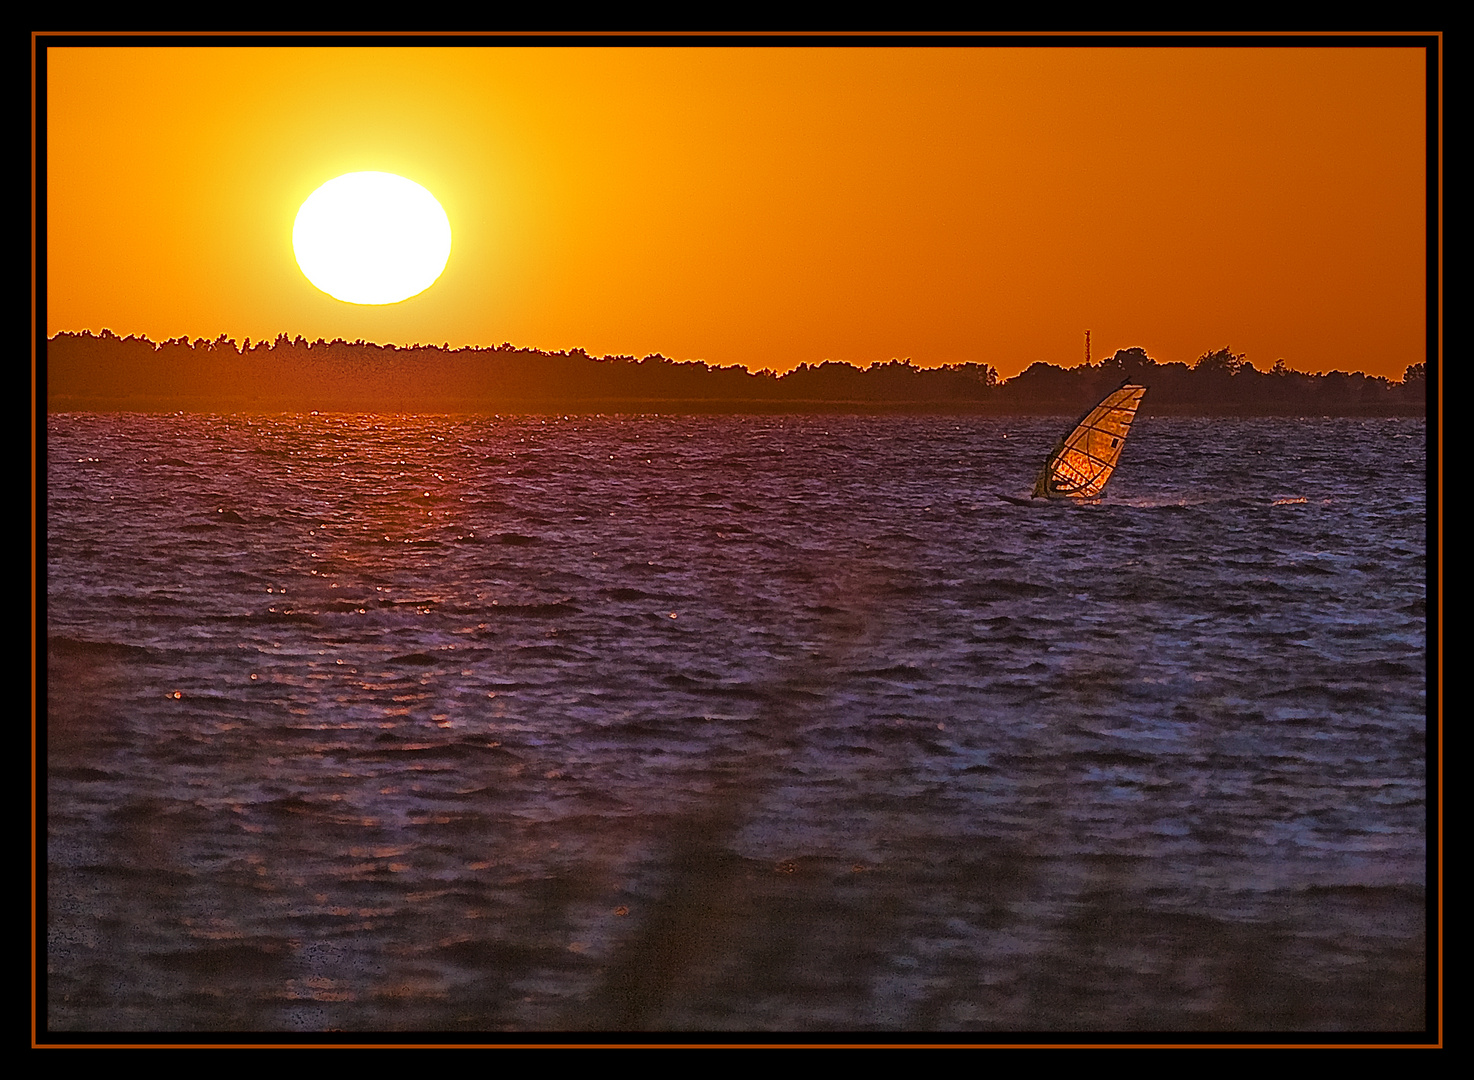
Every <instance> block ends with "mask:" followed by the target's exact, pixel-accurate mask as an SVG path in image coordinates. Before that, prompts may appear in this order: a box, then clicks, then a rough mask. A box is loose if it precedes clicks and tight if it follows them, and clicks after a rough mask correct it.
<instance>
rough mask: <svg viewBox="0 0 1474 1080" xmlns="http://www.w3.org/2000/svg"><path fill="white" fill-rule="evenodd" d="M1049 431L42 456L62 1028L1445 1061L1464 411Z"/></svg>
mask: <svg viewBox="0 0 1474 1080" xmlns="http://www.w3.org/2000/svg"><path fill="white" fill-rule="evenodd" d="M1149 404H1150V402H1149V401H1148V405H1149ZM1061 426H1062V420H1059V419H1053V420H1051V419H1029V418H1022V419H1021V418H1008V419H997V418H992V419H990V418H961V419H959V418H952V417H946V418H940V417H930V418H925V417H923V418H917V417H902V418H893V417H624V418H617V417H597V418H596V417H583V418H535V417H533V418H528V417H523V418H469V417H462V418H453V417H404V416H401V417H368V416H282V417H200V416H182V415H181V416H141V415H123V416H116V415H115V416H102V415H59V416H53V417H51V418H50V421H49V424H48V434H47V438H48V443H47V469H48V475H47V496H46V522H45V525H46V537H47V549H46V556H47V561H48V595H47V619H48V626H47V632H48V635H49V636H48V642H47V646H48V671H49V678H48V686H47V693H48V699H47V701H48V711H47V729H46V736H47V762H48V766H49V768H48V773H47V788H46V811H47V850H46V869H47V881H46V885H47V911H46V917H47V935H48V936H47V954H46V972H47V977H46V983H45V989H46V998H45V1005H46V1007H47V1010H48V1014H47V1015H48V1020H49V1023H50V1025H51V1027H52V1028H54V1029H57V1030H61V1029H73V1030H76V1029H82V1030H86V1029H93V1030H120V1029H142V1030H209V1029H231V1028H246V1029H266V1030H286V1031H293V1030H322V1029H346V1030H383V1029H397V1030H413V1029H422V1030H484V1031H505V1030H525V1031H536V1030H553V1029H580V1028H582V1029H589V1028H592V1029H631V1028H651V1029H688V1030H691V1029H695V1030H701V1029H710V1030H720V1029H728V1030H734V1029H735V1030H743V1029H752V1030H797V1031H804V1030H822V1029H842V1030H876V1029H889V1030H943V1031H947V1030H957V1031H966V1030H981V1031H989V1030H994V1031H998V1030H1016V1031H1040V1030H1042V1031H1061V1030H1088V1029H1109V1028H1138V1029H1174V1028H1175V1029H1209V1028H1238V1029H1248V1030H1257V1029H1275V1030H1282V1029H1290V1030H1326V1029H1329V1030H1336V1029H1343V1030H1344V1029H1367V1030H1375V1029H1414V1028H1421V1027H1422V1025H1423V1024H1424V1020H1425V1017H1424V1007H1423V994H1424V983H1423V980H1424V970H1425V968H1424V934H1423V920H1424V885H1425V880H1424V879H1425V818H1426V803H1425V784H1424V778H1425V760H1426V730H1427V715H1426V711H1427V710H1426V700H1425V681H1426V676H1425V671H1426V668H1425V649H1426V641H1425V608H1424V603H1425V487H1426V480H1425V445H1424V425H1423V422H1422V421H1421V420H1408V419H1394V420H1383V419H1376V420H1344V419H1313V420H1278V419H1277V420H1224V419H1213V420H1200V419H1186V418H1176V419H1172V418H1158V417H1153V416H1151V415H1144V416H1143V417H1142V418H1141V419H1139V420H1138V422H1137V425H1136V428H1135V430H1134V432H1133V435H1132V444H1131V445H1130V446H1129V447H1128V448H1127V451H1126V455H1125V458H1124V462H1123V465H1122V468H1121V470H1120V471H1119V472H1118V474H1117V477H1116V479H1115V480H1114V482H1113V484H1112V487H1111V489H1110V491H1109V492H1108V494H1107V497H1106V498H1105V499H1104V500H1103V501H1102V502H1100V503H1099V504H1095V505H1084V506H1039V507H1035V508H1021V507H1016V506H1012V505H1008V504H1006V503H1004V502H1002V501H999V500H997V499H995V498H994V497H993V495H992V494H991V492H993V491H994V490H1003V491H1009V492H1019V491H1022V490H1024V489H1026V488H1027V486H1028V484H1029V483H1030V482H1031V481H1032V474H1033V471H1034V469H1035V468H1036V467H1037V464H1038V462H1039V461H1040V460H1041V459H1042V457H1043V455H1044V453H1045V452H1046V451H1047V449H1048V448H1049V446H1050V445H1051V444H1052V442H1053V440H1054V438H1055V436H1056V435H1057V434H1058V433H1059V430H1060V428H1061Z"/></svg>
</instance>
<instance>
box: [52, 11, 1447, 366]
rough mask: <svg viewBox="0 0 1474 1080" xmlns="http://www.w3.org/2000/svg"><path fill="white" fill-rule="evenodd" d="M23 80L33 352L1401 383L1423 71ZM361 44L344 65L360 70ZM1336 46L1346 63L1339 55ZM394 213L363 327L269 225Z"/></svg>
mask: <svg viewBox="0 0 1474 1080" xmlns="http://www.w3.org/2000/svg"><path fill="white" fill-rule="evenodd" d="M224 40H225V41H226V42H227V44H224V45H222V46H219V47H205V48H196V47H181V48H168V47H165V48H134V47H127V46H117V47H102V48H82V47H58V48H52V49H49V50H48V51H47V68H46V80H47V81H46V114H45V124H46V160H45V166H46V174H45V177H46V221H45V225H46V234H45V236H46V303H47V308H46V328H47V333H48V335H52V334H56V333H59V332H62V331H81V330H92V331H94V332H96V331H100V330H102V329H103V328H107V329H110V330H112V331H113V332H114V333H117V334H119V335H123V336H126V335H128V334H139V335H146V336H148V337H150V338H152V339H154V340H155V341H160V340H164V339H166V338H173V337H178V336H181V335H183V336H187V337H190V338H198V337H204V338H210V339H213V338H215V337H217V336H218V335H220V334H225V335H227V336H229V337H232V338H235V339H236V340H237V341H241V340H243V339H245V338H247V337H249V338H252V339H255V340H259V339H262V338H267V339H270V338H274V337H275V336H276V335H277V334H280V333H286V334H287V335H288V336H290V337H296V336H298V335H301V336H303V337H305V338H307V339H309V340H313V339H316V338H318V337H323V338H326V339H329V340H331V339H333V338H339V337H341V338H345V339H347V340H356V339H359V338H362V339H365V340H368V341H377V342H385V343H387V342H393V343H395V344H400V345H407V344H413V343H424V344H449V345H451V346H453V347H455V346H463V345H480V346H485V345H496V344H500V343H502V342H512V343H513V344H515V345H519V346H527V347H531V348H539V349H547V350H560V349H572V348H583V349H586V350H587V351H588V352H590V353H593V354H596V355H598V354H616V355H620V354H628V355H634V356H644V355H646V354H649V353H654V352H659V353H662V354H664V355H666V356H669V357H673V358H675V359H678V360H704V361H706V362H707V363H710V364H715V365H722V366H725V365H729V364H742V365H745V366H747V367H748V368H750V369H752V370H758V369H762V368H771V369H773V370H776V371H779V372H783V371H787V370H790V369H791V368H793V367H796V366H797V365H798V364H801V363H810V364H818V363H822V362H824V361H825V360H841V361H847V362H849V363H852V364H856V365H859V366H865V365H868V364H870V363H875V362H885V361H888V360H890V359H893V358H898V359H908V358H909V359H910V360H912V362H913V363H915V364H918V365H920V366H925V367H931V366H936V365H940V364H953V363H968V362H973V363H985V364H990V365H992V366H993V367H995V368H996V369H997V370H998V372H999V373H1000V375H1002V376H1003V377H1005V378H1007V377H1011V376H1012V375H1014V374H1017V373H1018V372H1019V371H1022V370H1023V369H1025V368H1027V367H1028V366H1029V365H1030V364H1032V363H1035V362H1038V361H1044V362H1048V363H1053V364H1059V365H1061V366H1073V365H1075V364H1078V363H1080V362H1081V361H1083V359H1084V338H1085V331H1086V330H1089V331H1091V353H1092V357H1093V358H1094V359H1096V360H1099V359H1101V358H1102V357H1105V356H1109V355H1110V354H1111V353H1113V352H1114V351H1115V350H1117V349H1121V348H1130V347H1135V346H1140V347H1142V348H1145V349H1146V351H1147V352H1148V354H1150V355H1151V356H1152V357H1153V358H1155V359H1156V360H1158V361H1159V362H1163V363H1167V362H1172V361H1183V362H1188V363H1191V362H1192V361H1193V360H1195V359H1196V358H1197V357H1198V356H1200V355H1201V354H1203V353H1204V352H1208V351H1212V350H1216V349H1219V348H1222V347H1224V346H1228V347H1230V348H1232V350H1233V351H1234V352H1236V353H1244V354H1246V356H1247V358H1248V360H1249V361H1250V362H1251V363H1253V364H1254V365H1255V366H1256V367H1258V368H1259V369H1260V370H1265V369H1267V368H1269V367H1272V366H1273V365H1274V363H1275V361H1276V360H1277V359H1280V358H1283V359H1284V360H1285V361H1286V362H1287V363H1288V364H1289V365H1290V366H1291V367H1293V368H1296V369H1298V370H1302V371H1327V370H1332V369H1342V370H1353V371H1365V372H1367V373H1369V374H1373V375H1386V376H1389V377H1392V378H1400V377H1401V375H1402V372H1403V370H1404V368H1405V367H1406V366H1407V365H1408V364H1412V363H1417V362H1420V361H1423V360H1425V359H1426V345H1425V334H1426V314H1425V313H1426V304H1427V281H1426V267H1425V257H1426V256H1425V251H1426V229H1427V226H1426V216H1425V215H1426V213H1427V207H1426V192H1427V183H1426V147H1425V134H1426V124H1425V109H1426V106H1425V100H1424V97H1425V88H1426V81H1425V67H1424V65H1425V58H1424V53H1423V51H1422V50H1421V49H1420V48H1415V47H1411V46H1410V47H1408V48H1406V49H1404V48H1361V47H1341V48H1300V47H1291V48H1269V47H1260V46H1255V45H1246V46H1244V47H1230V48H1204V47H1197V48H1118V47H1107V46H1097V47H1086V48H1063V47H1061V48H1020V47H1012V46H1006V47H969V46H966V45H959V47H955V48H951V47H942V48H933V47H918V48H904V47H903V48H893V47H865V46H859V47H854V48H822V47H821V48H808V47H720V46H718V47H707V48H659V47H657V48H626V47H617V46H603V47H583V48H579V47H569V48H529V47H523V46H517V45H507V44H504V43H499V44H496V45H493V46H491V47H475V46H469V47H465V48H394V47H389V48H379V47H371V46H370V47H362V48H319V47H286V48H270V47H268V48H254V47H239V46H232V45H229V44H228V42H229V39H224ZM366 40H372V39H366ZM1347 40H1348V41H1350V42H1354V40H1355V39H1347ZM358 171H382V172H391V173H396V174H399V175H401V176H404V177H407V178H409V179H411V180H414V181H415V182H416V183H418V184H421V185H423V186H424V187H425V188H427V189H428V190H429V191H431V192H432V193H433V194H434V195H435V196H436V198H437V199H438V200H439V201H440V203H441V205H442V206H443V207H444V209H445V212H446V215H447V216H448V218H449V220H450V223H451V229H452V235H453V240H452V249H451V254H450V258H449V262H448V263H447V264H446V268H445V271H444V273H443V274H442V276H441V277H440V279H439V280H438V281H437V282H436V283H435V284H434V285H433V286H431V287H430V288H429V289H427V290H426V291H425V292H423V293H421V294H420V295H418V296H416V297H413V298H411V299H409V300H406V301H403V302H401V303H398V304H391V305H383V306H369V305H357V304H348V303H344V302H343V301H340V300H336V299H333V298H332V297H331V296H329V295H327V294H326V293H324V292H321V291H319V290H318V289H317V288H315V287H314V286H313V285H312V284H311V283H310V282H309V281H308V280H307V279H306V278H305V277H304V276H303V274H302V272H301V270H300V269H299V268H298V266H297V263H296V260H295V258H294V257H293V249H292V225H293V221H294V218H295V216H296V213H297V210H298V208H299V207H300V206H301V204H302V202H303V201H304V200H305V199H306V198H307V197H308V196H309V195H310V194H311V193H312V192H313V191H314V190H316V189H317V188H318V187H319V186H320V185H322V184H323V183H325V182H326V181H328V180H331V179H333V178H334V177H336V176H339V175H341V174H344V173H349V172H358Z"/></svg>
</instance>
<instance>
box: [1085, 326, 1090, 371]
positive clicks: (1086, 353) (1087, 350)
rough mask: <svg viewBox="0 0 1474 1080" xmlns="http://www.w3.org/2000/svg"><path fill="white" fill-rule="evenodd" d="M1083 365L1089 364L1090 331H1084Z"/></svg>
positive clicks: (1087, 365)
mask: <svg viewBox="0 0 1474 1080" xmlns="http://www.w3.org/2000/svg"><path fill="white" fill-rule="evenodd" d="M1085 366H1086V367H1089V366H1090V331H1089V330H1087V331H1085Z"/></svg>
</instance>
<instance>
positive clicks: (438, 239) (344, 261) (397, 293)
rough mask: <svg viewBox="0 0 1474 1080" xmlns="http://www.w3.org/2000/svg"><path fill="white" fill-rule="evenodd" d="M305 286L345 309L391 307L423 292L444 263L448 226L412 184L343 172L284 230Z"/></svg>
mask: <svg viewBox="0 0 1474 1080" xmlns="http://www.w3.org/2000/svg"><path fill="white" fill-rule="evenodd" d="M292 249H293V251H294V252H295V253H296V256H297V265H298V266H300V267H301V268H302V273H303V274H305V275H306V276H307V280H308V281H310V282H312V284H314V285H316V286H317V287H318V288H319V289H321V290H322V291H323V292H325V293H327V294H328V295H329V296H332V297H335V298H336V299H338V300H342V301H344V302H346V303H349V304H397V303H398V302H399V301H401V300H408V299H409V298H410V297H411V296H416V295H418V294H419V293H422V292H424V291H425V290H426V289H428V288H429V287H430V286H431V285H433V284H434V283H435V280H436V279H437V278H439V277H440V274H441V272H442V271H443V270H444V269H445V264H446V261H447V260H448V259H449V258H450V220H449V219H448V218H447V217H446V216H445V211H444V209H442V208H441V206H440V203H439V202H437V201H436V199H435V196H434V195H431V194H430V192H428V191H426V190H425V189H424V188H423V187H421V186H420V185H419V184H417V183H415V182H414V181H413V180H406V179H405V178H404V177H402V176H395V175H394V174H393V173H384V172H355V173H347V174H346V175H344V176H340V177H338V178H337V179H335V180H329V181H328V182H327V183H326V184H323V185H322V187H320V188H318V189H317V190H316V191H314V192H313V193H312V194H311V195H309V196H308V197H307V201H306V202H304V203H303V204H302V208H301V209H300V210H298V211H297V220H296V223H295V224H294V225H293V226H292Z"/></svg>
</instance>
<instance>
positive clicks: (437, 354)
mask: <svg viewBox="0 0 1474 1080" xmlns="http://www.w3.org/2000/svg"><path fill="white" fill-rule="evenodd" d="M43 371H44V377H45V385H46V399H47V407H48V409H49V410H50V411H52V412H65V411H115V410H133V411H142V412H157V411H176V410H186V411H203V412H234V411H249V412H308V411H312V410H318V411H372V412H478V413H507V412H544V411H548V412H568V411H573V412H656V411H668V412H681V411H684V412H800V411H855V412H892V411H915V412H961V413H996V414H1009V413H1013V414H1017V413H1040V414H1049V413H1074V412H1079V411H1081V410H1083V409H1084V408H1086V407H1088V406H1089V405H1091V404H1093V403H1094V402H1095V401H1096V400H1098V399H1099V398H1100V397H1102V396H1103V395H1104V394H1106V393H1107V392H1109V391H1110V390H1112V389H1113V388H1114V387H1115V386H1117V385H1119V384H1120V383H1121V382H1122V381H1123V380H1128V379H1129V380H1131V381H1133V382H1140V383H1143V384H1145V385H1146V386H1148V387H1149V388H1150V396H1149V397H1148V403H1149V407H1150V410H1151V411H1154V412H1165V413H1184V414H1193V413H1197V414H1206V415H1214V414H1239V415H1321V414H1332V415H1409V414H1413V415H1416V414H1421V413H1423V412H1424V409H1425V393H1424V391H1425V385H1426V377H1425V371H1424V365H1423V364H1413V365H1410V366H1408V367H1407V369H1406V370H1405V372H1404V375H1403V378H1402V381H1401V382H1394V381H1392V380H1389V379H1387V378H1385V377H1382V376H1371V375H1366V374H1363V373H1361V372H1347V371H1332V372H1328V373H1324V374H1308V373H1305V372H1300V371H1295V370H1292V369H1291V368H1290V367H1289V365H1288V364H1286V362H1285V361H1284V360H1278V361H1277V362H1276V363H1275V364H1274V365H1273V366H1271V367H1268V368H1267V369H1266V370H1259V369H1258V368H1256V367H1255V366H1254V365H1253V364H1252V363H1250V362H1249V360H1248V359H1247V358H1246V357H1245V355H1244V354H1243V353H1234V352H1233V351H1232V350H1231V349H1229V348H1227V347H1225V348H1222V349H1217V350H1212V351H1209V352H1205V353H1203V355H1202V356H1200V357H1198V359H1197V361H1196V362H1195V363H1193V364H1186V363H1180V362H1173V363H1159V362H1157V361H1156V360H1154V359H1152V358H1151V357H1150V356H1148V355H1147V353H1146V351H1145V350H1144V349H1141V348H1133V349H1122V350H1120V351H1118V352H1117V353H1116V354H1115V355H1114V356H1112V357H1110V358H1109V359H1106V360H1103V361H1101V362H1100V363H1098V364H1082V365H1080V366H1077V367H1073V368H1064V367H1057V366H1055V365H1053V364H1046V363H1036V364H1033V365H1032V366H1031V367H1029V368H1028V369H1027V370H1025V371H1023V372H1022V373H1020V374H1019V375H1016V376H1014V377H1013V378H1011V379H1006V380H1004V379H1000V378H999V377H998V372H997V370H996V369H995V368H993V367H992V366H990V365H987V364H978V363H962V364H948V365H944V366H942V367H935V368H922V367H917V366H916V365H914V364H913V363H912V362H911V360H910V359H909V358H907V359H905V360H891V361H889V362H888V363H876V364H871V365H869V366H867V367H857V366H855V365H853V364H848V363H844V362H840V361H832V360H830V361H825V362H824V363H822V364H800V365H799V366H798V367H797V368H795V369H793V370H792V371H789V372H786V373H785V374H782V375H779V374H777V373H775V372H774V371H772V370H771V369H762V370H759V371H750V370H748V369H747V368H746V367H743V366H740V365H736V364H733V365H730V366H727V367H717V366H713V365H710V364H706V363H704V362H702V361H699V360H688V361H676V360H673V359H671V358H670V357H667V356H663V355H661V354H659V353H652V354H650V355H648V356H644V357H640V358H636V357H634V356H628V355H610V356H592V355H590V354H589V353H587V352H585V351H584V350H583V349H571V350H566V351H560V352H549V351H546V350H541V349H531V348H524V347H518V346H515V345H512V344H511V343H510V342H507V343H503V344H501V345H497V346H494V347H490V348H479V347H463V348H455V349H452V348H450V347H449V345H448V344H444V345H414V346H408V347H400V346H395V345H379V344H375V343H373V342H367V341H363V340H361V339H360V340H357V341H345V340H343V339H342V338H336V339H334V340H332V341H325V340H323V339H322V338H318V339H317V340H316V341H307V340H306V339H304V338H302V337H300V336H298V337H295V338H288V337H287V335H285V334H280V335H278V336H277V337H276V339H275V340H273V341H269V342H268V341H256V342H252V341H251V340H250V339H249V338H247V339H246V340H245V342H243V343H241V344H237V343H236V342H235V341H234V340H233V339H231V338H228V337H226V336H225V335H223V334H222V335H220V336H219V337H218V338H215V339H214V340H206V339H204V338H196V339H194V340H192V341H191V340H189V339H187V338H182V337H180V338H171V339H168V340H166V341H162V342H154V341H151V340H149V339H148V338H146V337H137V336H131V335H130V336H129V337H125V338H120V337H118V336H117V335H115V334H113V333H111V332H110V331H108V330H103V331H102V332H101V333H100V334H96V335H94V334H92V333H91V332H90V331H83V332H81V333H61V334H57V335H56V336H55V337H53V338H51V339H50V340H49V341H48V342H47V343H46V354H45V364H44V368H43Z"/></svg>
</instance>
